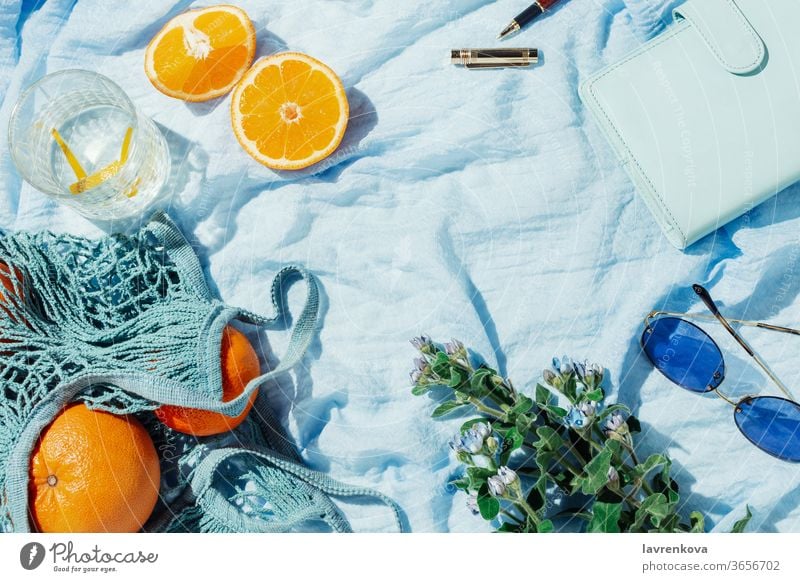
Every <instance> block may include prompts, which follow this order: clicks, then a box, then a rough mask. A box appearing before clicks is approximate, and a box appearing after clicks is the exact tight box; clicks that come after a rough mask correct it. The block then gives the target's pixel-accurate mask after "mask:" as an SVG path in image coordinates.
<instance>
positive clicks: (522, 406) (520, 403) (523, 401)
mask: <svg viewBox="0 0 800 582" xmlns="http://www.w3.org/2000/svg"><path fill="white" fill-rule="evenodd" d="M531 408H533V400H531V399H530V398H528V397H527V396H525V395H524V394H520V396H519V399H518V400H517V403H516V404H515V405H514V407H513V408H512V409H511V412H510V414H525V413H526V412H528V411H529V410H530V409H531Z"/></svg>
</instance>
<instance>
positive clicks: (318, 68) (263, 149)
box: [231, 52, 350, 170]
mask: <svg viewBox="0 0 800 582" xmlns="http://www.w3.org/2000/svg"><path fill="white" fill-rule="evenodd" d="M349 115H350V107H349V105H348V103H347V95H346V94H345V91H344V85H342V81H341V80H340V79H339V77H338V76H337V75H336V73H334V72H333V71H332V70H331V68H330V67H328V66H327V65H326V64H324V63H322V62H320V61H318V60H317V59H315V58H313V57H310V56H308V55H305V54H302V53H294V52H285V53H279V54H276V55H271V56H269V57H266V58H263V59H261V60H259V61H258V62H256V64H255V65H253V67H252V68H251V69H250V70H249V71H247V73H246V74H245V76H244V77H243V78H242V81H241V82H240V83H239V84H238V85H237V86H236V88H235V89H234V90H233V98H232V99H231V122H232V124H233V131H234V133H235V134H236V139H238V140H239V143H240V144H241V145H242V147H243V148H244V149H245V151H246V152H247V153H248V154H250V155H251V156H253V157H254V158H255V159H256V160H257V161H259V162H261V163H262V164H264V165H265V166H267V167H269V168H273V169H276V170H300V169H302V168H307V167H308V166H310V165H312V164H315V163H317V162H319V161H321V160H323V159H325V158H326V157H328V156H329V155H330V154H331V153H333V151H334V150H335V149H336V148H337V147H338V146H339V144H340V143H341V141H342V137H344V132H345V129H346V128H347V120H348V117H349Z"/></svg>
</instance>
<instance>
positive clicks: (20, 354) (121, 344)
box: [0, 213, 402, 532]
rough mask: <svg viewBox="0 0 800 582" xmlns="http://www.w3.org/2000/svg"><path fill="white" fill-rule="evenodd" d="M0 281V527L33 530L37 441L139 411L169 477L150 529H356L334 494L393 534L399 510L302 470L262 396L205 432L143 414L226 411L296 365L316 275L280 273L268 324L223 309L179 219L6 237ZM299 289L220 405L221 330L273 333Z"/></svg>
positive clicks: (310, 330) (159, 217)
mask: <svg viewBox="0 0 800 582" xmlns="http://www.w3.org/2000/svg"><path fill="white" fill-rule="evenodd" d="M0 276H1V277H0V278H1V279H2V282H3V284H2V285H0V531H7V532H12V531H13V532H27V531H30V523H29V519H28V479H29V465H30V457H31V454H32V451H33V448H34V445H35V443H36V440H37V438H38V436H39V434H40V433H41V432H42V430H43V429H44V428H46V427H47V426H48V425H49V424H50V423H51V422H52V420H53V419H54V418H55V416H56V415H57V414H58V413H59V412H60V411H61V410H62V409H63V408H64V407H65V406H66V405H67V404H69V403H71V402H76V401H77V402H84V403H85V404H86V405H87V406H89V407H90V408H93V409H99V410H105V411H108V412H112V413H116V414H135V415H136V416H137V417H138V418H139V420H141V421H142V422H143V424H144V425H145V427H146V428H147V429H148V431H149V432H150V434H151V436H152V438H153V441H154V444H155V445H156V448H157V450H158V451H159V456H160V458H161V468H162V482H161V490H160V501H159V504H158V506H157V508H156V510H155V511H154V513H153V516H152V517H151V519H150V521H149V522H148V523H147V524H146V526H145V528H144V529H145V531H176V532H178V531H179V532H187V531H189V532H282V531H292V530H297V529H304V528H306V527H309V526H310V525H312V524H314V522H316V523H317V524H322V525H324V526H325V527H326V528H328V529H332V530H334V531H350V525H349V523H348V521H347V519H346V518H345V517H344V515H343V514H342V512H341V511H340V510H339V508H338V507H337V506H336V505H335V504H334V503H333V502H332V500H331V497H332V496H335V497H336V496H338V497H348V496H364V497H372V498H375V499H377V500H378V501H380V502H382V503H385V504H386V505H388V506H389V507H390V508H391V510H392V512H393V515H394V518H395V521H396V522H397V525H398V528H400V529H402V526H401V521H400V509H399V507H398V506H397V505H396V504H395V503H394V502H393V501H392V500H390V499H389V498H388V497H386V496H384V495H382V494H381V493H378V492H376V491H373V490H370V489H364V488H354V487H350V486H347V485H344V484H341V483H338V482H336V481H334V480H332V479H330V478H329V477H327V476H326V475H324V474H321V473H318V472H315V471H312V470H310V469H308V468H306V467H305V466H303V464H302V462H301V460H300V458H299V456H298V455H297V453H296V451H295V450H294V447H293V446H292V445H291V443H290V442H289V440H288V439H287V438H286V436H285V435H284V434H283V432H282V431H281V429H280V425H279V423H277V422H276V421H275V419H274V417H273V415H272V412H271V410H270V406H269V404H268V402H267V398H266V395H265V392H266V391H265V390H261V391H260V392H259V395H258V397H257V398H256V402H255V405H254V407H253V409H252V410H251V412H250V414H249V415H248V419H247V420H246V421H245V422H244V423H243V424H242V425H240V426H239V427H237V429H236V430H235V431H232V432H230V433H226V434H224V435H217V436H214V437H207V438H197V437H191V436H188V435H183V434H180V433H177V432H175V431H172V430H171V429H169V428H167V427H166V426H164V425H163V424H161V423H160V422H158V421H157V419H156V418H155V415H154V414H153V412H152V411H153V410H154V409H156V408H158V407H159V406H161V405H162V404H172V405H177V406H184V407H191V408H201V409H206V410H212V411H216V412H221V413H223V414H227V415H229V416H235V415H237V414H240V413H241V412H242V411H243V410H244V407H245V406H246V404H247V402H248V401H249V397H250V395H251V394H252V392H253V391H254V390H256V389H257V388H258V387H259V386H261V385H263V384H265V383H266V382H269V381H272V380H274V379H275V378H277V377H278V376H280V375H281V374H283V373H285V372H286V371H288V370H289V369H290V368H292V367H293V366H294V365H295V364H297V363H298V362H299V361H300V360H301V358H302V357H303V355H304V353H305V351H306V349H307V348H308V345H309V344H310V342H311V340H312V338H313V335H314V333H315V325H316V319H317V312H318V306H319V293H318V288H317V283H316V280H315V278H314V277H313V276H312V275H311V274H310V273H308V272H306V271H305V270H304V269H302V268H300V267H295V266H290V267H285V268H284V269H282V270H281V271H280V272H279V273H278V275H277V276H276V277H275V279H274V280H273V284H272V303H273V310H274V315H273V316H272V317H269V318H266V317H262V316H260V315H257V314H254V313H251V312H249V311H246V310H243V309H239V308H236V307H231V306H228V305H226V304H224V303H223V302H222V301H220V300H219V299H217V298H215V297H213V296H212V294H211V292H210V290H209V288H208V286H207V284H206V282H205V278H204V276H203V272H202V269H201V267H200V264H199V261H198V259H197V256H196V255H195V253H194V250H193V249H192V248H191V246H190V245H189V243H188V242H187V241H186V239H185V238H184V237H183V235H182V234H181V233H180V231H179V230H178V228H177V227H176V225H175V224H174V223H173V222H172V221H171V220H170V218H169V217H168V216H167V215H165V214H163V213H157V214H156V215H155V216H154V217H153V218H152V220H151V221H150V222H149V223H148V224H147V225H146V226H145V227H143V228H142V229H141V230H140V231H138V232H137V233H136V234H135V235H132V236H123V235H112V236H108V237H104V238H101V239H98V240H87V239H85V238H80V237H74V236H70V235H64V234H54V233H50V232H40V233H24V232H20V233H14V234H7V235H5V236H0ZM293 279H302V280H303V281H304V282H305V284H306V288H307V296H306V304H305V307H304V308H303V310H302V312H301V314H300V315H299V316H298V317H297V319H296V322H295V324H294V328H293V329H292V332H291V336H290V339H289V344H288V347H287V349H286V353H285V354H284V356H283V357H282V358H281V360H280V362H279V364H278V365H277V366H276V367H275V368H274V369H272V370H271V371H269V372H268V373H266V374H263V375H261V376H259V377H258V378H255V379H254V380H252V381H251V382H250V383H249V384H248V385H247V386H246V388H245V390H244V392H243V393H242V394H241V395H240V396H238V397H237V398H235V399H233V400H230V401H227V402H222V372H221V366H220V344H221V339H222V330H223V328H224V327H225V326H226V325H227V324H228V323H229V322H231V321H233V320H237V321H241V322H244V323H248V324H253V325H260V326H264V327H265V328H267V329H270V328H273V329H274V328H276V327H278V326H280V325H281V324H282V322H283V321H284V320H285V313H284V312H285V294H284V289H285V287H286V285H287V284H289V283H290V282H291V281H292V280H293ZM167 452H168V453H169V454H167Z"/></svg>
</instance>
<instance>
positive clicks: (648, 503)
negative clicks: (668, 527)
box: [636, 493, 670, 527]
mask: <svg viewBox="0 0 800 582" xmlns="http://www.w3.org/2000/svg"><path fill="white" fill-rule="evenodd" d="M669 514H670V506H669V502H668V501H667V498H666V496H665V495H664V494H663V493H653V494H652V495H650V496H648V497H645V499H644V501H642V505H641V506H640V507H639V509H638V510H637V511H636V521H637V523H639V522H641V523H644V521H645V519H644V518H646V517H648V516H649V517H650V520H651V521H652V523H653V525H655V526H656V527H658V526H659V524H660V523H661V521H662V520H663V519H664V518H665V517H667V515H669Z"/></svg>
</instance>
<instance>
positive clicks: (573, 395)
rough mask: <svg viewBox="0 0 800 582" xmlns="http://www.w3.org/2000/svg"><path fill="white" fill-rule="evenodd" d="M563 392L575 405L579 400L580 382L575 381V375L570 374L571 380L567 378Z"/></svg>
mask: <svg viewBox="0 0 800 582" xmlns="http://www.w3.org/2000/svg"><path fill="white" fill-rule="evenodd" d="M561 391H562V392H563V393H564V396H566V397H567V398H568V399H569V401H570V402H572V403H573V404H574V403H575V400H577V398H578V382H577V380H575V375H574V374H570V376H569V378H567V381H566V382H564V386H562V387H561Z"/></svg>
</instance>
